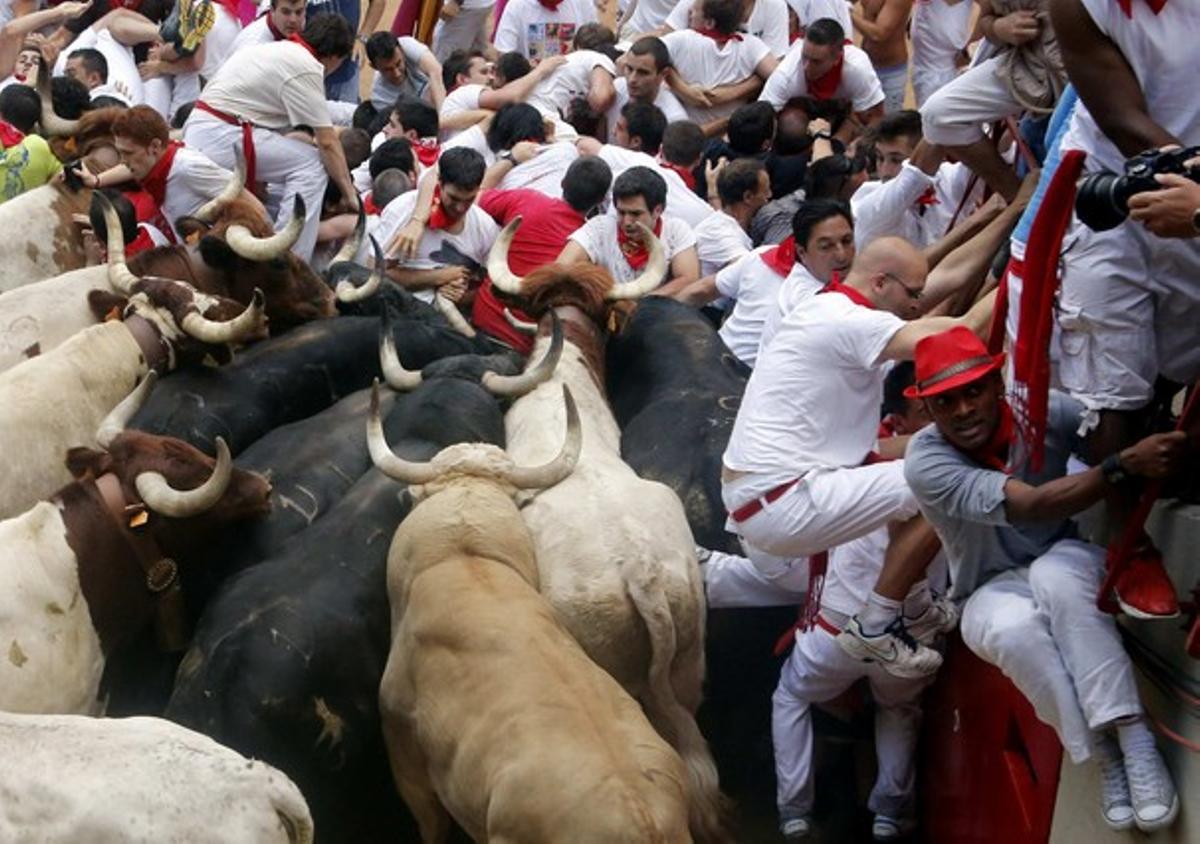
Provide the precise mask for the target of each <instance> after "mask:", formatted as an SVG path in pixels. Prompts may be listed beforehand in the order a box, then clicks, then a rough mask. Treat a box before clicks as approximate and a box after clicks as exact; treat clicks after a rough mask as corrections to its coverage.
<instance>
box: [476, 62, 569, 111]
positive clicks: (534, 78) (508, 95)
mask: <svg viewBox="0 0 1200 844" xmlns="http://www.w3.org/2000/svg"><path fill="white" fill-rule="evenodd" d="M566 61H567V57H566V56H549V57H547V58H544V59H542V60H541V61H540V62H538V65H537V67H535V68H534V69H533V70H531V71H529V73H527V74H525V75H524V76H522V77H521V78H520V79H514V80H513V81H512V82H509V83H508V84H507V85H505V86H504V87H503V88H501V89H499V90H497V91H492V90H485V91H483V92H482V93H481V94H480V95H479V107H480V108H486V109H490V110H491V111H499V110H500V109H501V108H503V107H504V106H506V105H508V104H509V103H520V102H524V101H525V100H526V99H527V98H528V97H529V95H530V94H531V93H533V89H534V88H536V87H537V85H538V83H539V82H541V81H542V80H543V79H545V78H546V77H547V76H549V75H550V74H551V73H553V72H554V71H556V70H558V68H559V67H561V66H562V65H563V64H565V63H566Z"/></svg>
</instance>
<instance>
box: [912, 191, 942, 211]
mask: <svg viewBox="0 0 1200 844" xmlns="http://www.w3.org/2000/svg"><path fill="white" fill-rule="evenodd" d="M941 204H942V201H941V200H940V199H938V198H937V190H936V189H935V188H934V187H933V186H932V185H930V186H929V187H927V188H925V192H924V193H923V194H921V195H920V196H918V197H917V199H916V201H915V202H914V203H913V205H915V206H917V213H918V214H920V215H921V216H922V217H923V216H925V211H926V210H927V209H929V208H930V207H931V206H933V205H941Z"/></svg>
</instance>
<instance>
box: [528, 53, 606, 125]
mask: <svg viewBox="0 0 1200 844" xmlns="http://www.w3.org/2000/svg"><path fill="white" fill-rule="evenodd" d="M596 68H601V69H603V70H605V71H606V72H607V73H608V75H609V76H616V75H617V69H616V67H614V66H613V63H612V59H610V58H609V57H608V56H606V55H604V54H603V53H597V52H596V51H595V50H576V51H575V52H573V53H571V54H569V55H568V56H567V63H566V64H564V65H562V66H561V67H559V68H558V69H557V70H555V71H554V72H553V73H551V74H550V75H549V76H548V77H546V78H545V79H543V80H542V81H541V82H539V83H538V84H537V86H536V87H534V89H533V91H532V92H531V93H530V94H529V98H528V99H527V100H526V102H527V103H529V105H531V106H533V107H534V108H536V109H537V110H538V111H540V112H541V113H542V114H544V115H546V116H548V117H553V118H554V119H555V120H558V119H560V118H564V117H566V115H567V110H568V108H569V107H570V105H571V101H572V100H573V99H575V98H576V97H586V96H587V93H588V90H589V89H590V87H591V81H592V71H593V70H595V69H596Z"/></svg>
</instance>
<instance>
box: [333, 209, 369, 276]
mask: <svg viewBox="0 0 1200 844" xmlns="http://www.w3.org/2000/svg"><path fill="white" fill-rule="evenodd" d="M366 230H367V212H366V210H365V209H364V208H363V202H362V197H361V196H360V197H359V198H358V220H357V222H355V224H354V231H353V232H352V233H351V235H350V237H349V239H347V240H346V242H345V243H344V244H342V248H341V249H339V250H338V253H337V254H336V255H334V256H333V260H332V261H330V262H329V266H331V267H332V266H333V265H334V264H336V263H337V262H338V261H353V260H354V256H355V255H357V254H358V248H359V247H360V246H362V239H363V234H364V233H365V232H366Z"/></svg>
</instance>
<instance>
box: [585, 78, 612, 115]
mask: <svg viewBox="0 0 1200 844" xmlns="http://www.w3.org/2000/svg"><path fill="white" fill-rule="evenodd" d="M616 99H617V89H616V88H615V87H614V86H613V77H612V74H611V73H609V72H608V71H607V70H605V69H604V68H602V67H593V68H592V74H591V79H590V82H589V84H588V92H587V103H588V105H589V106H591V107H592V110H593V111H595V112H596V113H597V114H604V112H606V111H608V109H609V107H610V106H611V105H612V104H613V102H614V101H615V100H616Z"/></svg>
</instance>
